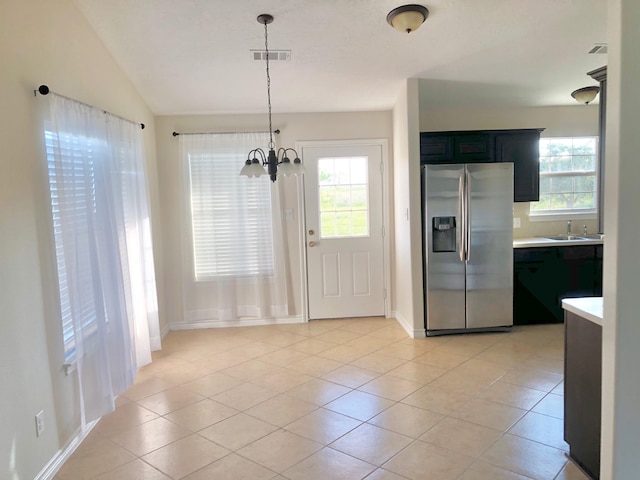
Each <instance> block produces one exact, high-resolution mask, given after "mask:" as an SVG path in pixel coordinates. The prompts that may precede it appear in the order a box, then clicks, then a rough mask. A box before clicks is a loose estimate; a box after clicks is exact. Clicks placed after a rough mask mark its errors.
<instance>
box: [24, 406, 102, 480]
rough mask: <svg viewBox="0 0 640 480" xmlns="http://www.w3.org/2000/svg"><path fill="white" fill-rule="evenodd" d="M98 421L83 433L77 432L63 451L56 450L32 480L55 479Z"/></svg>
mask: <svg viewBox="0 0 640 480" xmlns="http://www.w3.org/2000/svg"><path fill="white" fill-rule="evenodd" d="M99 421H100V419H99V418H98V419H97V420H94V421H93V422H91V423H89V424H88V425H87V426H86V428H85V429H84V431H82V430H79V431H78V433H76V435H75V436H74V437H73V438H72V439H71V440H69V442H68V443H67V445H66V447H65V448H64V449H62V450H58V452H57V453H56V454H55V455H54V456H53V458H52V459H51V460H49V462H48V463H47V464H46V465H45V466H44V468H43V469H42V470H41V471H40V473H38V475H36V477H35V479H34V480H53V477H55V475H56V473H58V470H60V467H62V465H64V462H66V461H67V460H68V459H69V457H70V456H71V455H72V454H73V452H75V451H76V449H77V448H78V447H79V446H80V444H81V443H82V441H83V440H84V439H85V438H86V437H87V435H89V433H90V432H91V430H93V427H95V426H96V425H97V423H98V422H99Z"/></svg>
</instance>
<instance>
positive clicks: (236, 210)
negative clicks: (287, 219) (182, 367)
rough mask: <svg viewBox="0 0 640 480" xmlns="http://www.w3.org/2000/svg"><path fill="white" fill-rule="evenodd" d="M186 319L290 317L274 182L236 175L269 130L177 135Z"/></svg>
mask: <svg viewBox="0 0 640 480" xmlns="http://www.w3.org/2000/svg"><path fill="white" fill-rule="evenodd" d="M179 141H180V153H181V159H182V171H183V177H184V178H183V192H184V194H183V199H184V208H183V228H184V233H183V235H184V237H183V238H184V242H183V269H182V270H183V298H184V316H185V321H186V322H189V323H193V322H203V323H206V324H210V325H215V324H220V325H240V324H243V323H245V324H246V323H252V322H253V323H256V321H263V320H278V319H283V318H286V317H287V316H288V315H289V308H288V291H289V289H290V288H289V285H288V280H287V277H288V276H287V275H286V271H287V268H286V264H287V261H288V259H287V255H286V254H287V251H288V248H287V244H286V235H284V234H283V225H282V216H281V213H280V212H281V209H280V195H281V193H280V190H279V188H278V182H276V183H275V184H272V183H271V182H270V181H269V178H268V177H267V176H263V177H260V178H247V177H241V176H240V175H239V172H240V169H241V168H242V166H243V165H244V161H245V160H246V158H247V153H248V152H249V151H250V150H251V149H253V148H256V147H258V146H266V145H267V143H268V141H269V136H268V134H266V133H233V134H191V135H180V140H179Z"/></svg>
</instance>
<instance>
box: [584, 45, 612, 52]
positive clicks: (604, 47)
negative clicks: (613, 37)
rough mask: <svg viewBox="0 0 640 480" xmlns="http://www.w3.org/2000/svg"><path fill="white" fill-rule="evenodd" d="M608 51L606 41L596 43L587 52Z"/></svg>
mask: <svg viewBox="0 0 640 480" xmlns="http://www.w3.org/2000/svg"><path fill="white" fill-rule="evenodd" d="M608 51H609V47H608V46H607V44H606V43H596V44H595V45H594V46H593V48H591V50H589V53H607V52H608Z"/></svg>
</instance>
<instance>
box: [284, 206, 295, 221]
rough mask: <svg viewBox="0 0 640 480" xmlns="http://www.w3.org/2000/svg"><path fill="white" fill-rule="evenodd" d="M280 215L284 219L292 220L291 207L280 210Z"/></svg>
mask: <svg viewBox="0 0 640 480" xmlns="http://www.w3.org/2000/svg"><path fill="white" fill-rule="evenodd" d="M282 213H283V214H282V216H283V217H284V219H285V220H293V209H291V208H285V209H284V210H283V211H282Z"/></svg>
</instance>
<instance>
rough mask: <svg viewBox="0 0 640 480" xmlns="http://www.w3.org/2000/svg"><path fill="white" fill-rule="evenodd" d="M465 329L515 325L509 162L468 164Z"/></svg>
mask: <svg viewBox="0 0 640 480" xmlns="http://www.w3.org/2000/svg"><path fill="white" fill-rule="evenodd" d="M466 183H467V192H466V194H467V198H468V201H467V202H466V203H467V205H468V206H467V221H468V225H469V230H468V242H467V243H468V245H467V305H466V307H467V328H485V327H498V326H509V325H513V164H511V163H481V164H467V166H466Z"/></svg>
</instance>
